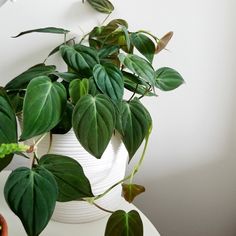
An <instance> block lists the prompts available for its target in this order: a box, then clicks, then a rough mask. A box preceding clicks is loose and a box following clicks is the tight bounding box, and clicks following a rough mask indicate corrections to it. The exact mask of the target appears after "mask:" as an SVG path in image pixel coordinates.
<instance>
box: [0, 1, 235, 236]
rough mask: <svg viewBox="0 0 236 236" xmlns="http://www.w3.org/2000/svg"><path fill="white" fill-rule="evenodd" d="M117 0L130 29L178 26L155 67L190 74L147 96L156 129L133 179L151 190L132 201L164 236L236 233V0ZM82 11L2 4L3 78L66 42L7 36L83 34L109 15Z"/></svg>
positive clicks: (51, 4)
mask: <svg viewBox="0 0 236 236" xmlns="http://www.w3.org/2000/svg"><path fill="white" fill-rule="evenodd" d="M113 2H114V4H115V6H116V11H115V13H114V14H113V16H112V17H119V18H125V19H127V20H128V21H129V23H130V27H131V29H133V30H136V29H141V28H142V29H143V28H145V29H148V30H150V31H152V32H153V33H155V34H157V35H158V36H162V35H163V34H164V33H165V32H167V31H169V30H173V31H174V32H175V36H174V38H173V40H172V42H171V43H170V44H169V46H168V48H169V50H170V52H167V51H166V52H162V53H161V54H160V55H159V56H158V58H157V59H156V61H155V64H156V66H157V67H160V66H163V65H165V66H171V67H174V68H176V69H177V70H179V72H181V74H182V75H183V76H184V78H185V80H186V84H185V85H183V86H182V87H181V88H179V89H178V90H176V91H174V92H168V93H161V92H160V93H159V97H158V98H157V99H154V100H151V99H145V101H144V102H145V104H146V105H147V106H148V107H149V110H150V112H151V113H152V116H153V120H154V128H153V134H152V137H151V140H150V146H149V149H148V153H147V157H146V161H145V163H144V166H143V168H142V171H141V172H140V173H139V175H138V176H137V179H136V180H137V182H138V183H140V184H143V185H145V186H146V188H147V192H146V193H145V194H143V195H142V196H140V197H139V199H137V201H136V204H137V205H138V206H139V207H140V208H141V209H142V210H143V211H144V212H145V213H146V215H147V216H149V218H150V219H151V220H152V222H153V223H154V224H155V226H156V227H157V228H158V230H159V231H160V233H161V235H162V236H199V235H204V236H205V235H206V236H235V235H236V226H235V220H236V158H235V151H236V150H235V141H236V140H235V131H236V126H235V115H236V113H235V112H236V110H235V108H236V106H235V94H234V88H235V85H236V78H235V72H236V69H235V66H236V65H235V59H234V53H235V52H236V46H235V39H236V28H235V24H234V22H235V19H233V18H234V11H235V7H236V3H235V1H234V0H198V1H197V0H179V1H171V0H166V1H157V0H145V1H137V0H129V1H127V0H113ZM84 8H85V6H82V4H81V1H80V0H50V1H49V0H18V1H16V3H14V4H11V3H10V2H9V3H7V4H6V5H4V6H3V7H2V8H1V9H0V29H1V36H0V42H1V43H0V55H1V59H0V80H1V84H2V85H4V84H5V83H6V82H7V81H8V80H10V79H11V78H12V77H14V76H15V75H17V74H19V73H20V72H22V71H23V70H24V69H26V68H28V67H29V66H31V65H33V64H36V63H39V62H41V61H42V60H43V59H44V57H45V56H46V53H47V51H48V50H49V49H50V48H53V47H54V46H55V45H57V44H58V43H59V42H61V40H62V39H61V38H60V37H58V36H45V35H31V36H25V37H22V38H19V39H11V38H10V36H12V35H15V34H17V33H18V32H21V31H23V30H26V29H31V28H38V27H45V26H58V27H65V28H69V29H73V30H74V31H77V32H79V34H81V29H83V30H84V31H85V32H86V31H87V30H89V27H92V26H93V23H94V22H96V23H97V22H101V21H102V19H103V18H104V16H102V15H100V14H98V13H95V12H94V11H93V10H89V8H87V7H86V9H87V10H86V11H84V10H83V9H84ZM94 14H95V15H96V16H95V18H94ZM95 19H96V20H95ZM36 45H37V48H36V47H35V46H36ZM150 236H151V235H150Z"/></svg>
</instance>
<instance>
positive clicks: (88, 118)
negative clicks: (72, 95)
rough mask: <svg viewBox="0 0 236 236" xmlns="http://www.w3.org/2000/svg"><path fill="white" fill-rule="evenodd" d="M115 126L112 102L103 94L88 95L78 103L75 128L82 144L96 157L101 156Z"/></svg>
mask: <svg viewBox="0 0 236 236" xmlns="http://www.w3.org/2000/svg"><path fill="white" fill-rule="evenodd" d="M114 127H115V111H114V108H113V104H112V102H111V101H110V100H109V99H108V98H107V97H106V96H105V95H102V94H99V95H96V96H95V97H93V96H91V95H86V96H84V97H82V98H81V99H80V100H79V101H78V102H77V104H76V106H75V109H74V112H73V129H74V132H75V134H76V137H77V138H78V140H79V142H80V143H81V145H82V146H83V147H84V148H85V149H86V150H87V151H88V152H89V153H91V154H92V155H93V156H95V157H96V158H101V156H102V154H103V152H104V150H105V149H106V147H107V145H108V143H109V141H110V138H111V136H112V133H113V130H114Z"/></svg>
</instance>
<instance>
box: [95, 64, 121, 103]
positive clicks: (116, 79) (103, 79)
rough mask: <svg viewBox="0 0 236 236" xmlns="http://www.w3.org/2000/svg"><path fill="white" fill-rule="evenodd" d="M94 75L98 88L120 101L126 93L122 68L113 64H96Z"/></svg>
mask: <svg viewBox="0 0 236 236" xmlns="http://www.w3.org/2000/svg"><path fill="white" fill-rule="evenodd" d="M93 76H94V79H95V82H96V84H97V86H98V88H99V89H100V90H101V91H102V92H103V93H104V94H106V95H108V96H109V97H110V98H111V99H112V100H114V101H120V100H122V98H123V94H124V81H123V76H122V73H121V72H120V70H119V69H118V68H117V67H116V66H115V65H113V64H105V65H100V64H98V65H96V66H95V67H94V69H93Z"/></svg>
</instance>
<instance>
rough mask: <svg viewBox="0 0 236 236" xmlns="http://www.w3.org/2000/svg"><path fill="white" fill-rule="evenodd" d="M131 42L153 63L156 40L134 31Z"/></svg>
mask: <svg viewBox="0 0 236 236" xmlns="http://www.w3.org/2000/svg"><path fill="white" fill-rule="evenodd" d="M131 42H132V44H133V45H134V46H135V47H136V48H137V49H138V51H139V52H140V53H141V54H142V55H144V56H145V57H146V58H147V59H148V61H149V62H150V63H152V61H153V57H154V54H155V49H156V48H155V44H154V42H153V41H152V40H151V39H150V38H149V37H147V36H146V35H145V34H142V33H132V34H131Z"/></svg>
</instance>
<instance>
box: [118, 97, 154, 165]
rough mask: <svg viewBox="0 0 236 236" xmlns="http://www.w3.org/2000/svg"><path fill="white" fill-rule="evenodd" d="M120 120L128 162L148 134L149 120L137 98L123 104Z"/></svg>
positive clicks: (145, 110) (147, 113) (146, 112)
mask: <svg viewBox="0 0 236 236" xmlns="http://www.w3.org/2000/svg"><path fill="white" fill-rule="evenodd" d="M121 118H122V129H123V137H122V139H123V142H124V144H125V147H126V149H127V151H128V153H129V161H130V160H131V159H132V157H133V156H134V154H135V152H136V151H137V149H138V148H139V146H140V145H141V144H142V142H143V140H144V138H145V137H146V135H147V134H148V132H149V128H150V125H151V124H150V122H151V121H150V119H151V118H150V115H149V112H148V111H147V109H146V108H145V107H144V106H143V105H142V103H141V102H140V101H139V100H138V99H137V98H135V99H133V100H131V101H130V102H126V101H124V102H123V106H122V110H121Z"/></svg>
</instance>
